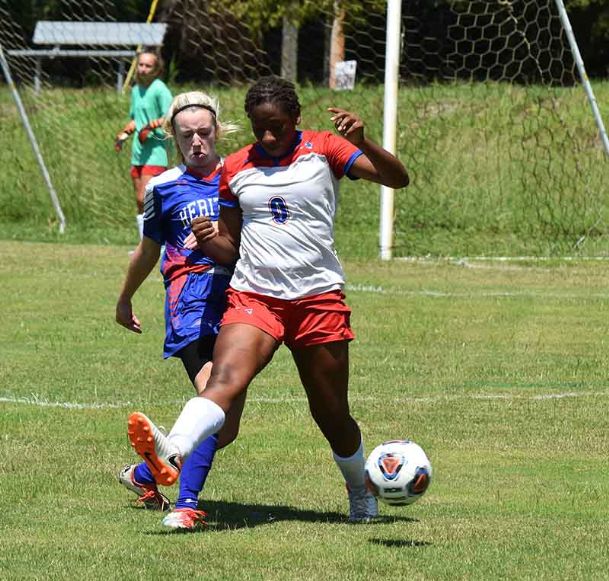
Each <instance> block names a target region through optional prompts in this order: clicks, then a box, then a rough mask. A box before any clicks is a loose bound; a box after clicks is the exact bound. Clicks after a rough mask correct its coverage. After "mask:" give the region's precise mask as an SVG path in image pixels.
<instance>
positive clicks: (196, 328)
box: [116, 91, 243, 529]
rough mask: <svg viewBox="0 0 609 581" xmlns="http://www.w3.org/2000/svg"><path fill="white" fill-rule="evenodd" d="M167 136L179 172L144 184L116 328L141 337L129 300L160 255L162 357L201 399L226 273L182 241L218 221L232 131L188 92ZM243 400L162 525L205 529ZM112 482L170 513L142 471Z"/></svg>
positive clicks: (127, 470)
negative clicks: (225, 149) (140, 228)
mask: <svg viewBox="0 0 609 581" xmlns="http://www.w3.org/2000/svg"><path fill="white" fill-rule="evenodd" d="M164 128H165V131H166V133H168V134H169V135H171V136H173V138H174V140H175V142H176V145H177V149H178V151H179V153H180V155H181V158H182V162H183V163H182V164H181V165H179V166H178V167H175V168H172V169H170V170H168V171H166V172H164V173H163V174H161V175H160V176H157V177H155V178H153V179H152V180H150V182H149V183H148V185H147V187H146V198H145V200H146V201H145V213H144V217H145V220H144V236H143V239H142V241H141V242H140V244H139V246H138V247H137V249H136V250H135V251H134V253H133V256H132V258H131V262H130V264H129V268H128V270H127V274H126V277H125V281H124V283H123V288H122V290H121V293H120V296H119V299H118V302H117V305H116V321H117V322H118V323H119V324H121V325H122V326H124V327H126V328H127V329H129V330H131V331H133V332H135V333H141V332H142V326H141V323H140V321H139V319H138V318H137V317H136V316H135V315H134V313H133V309H132V298H133V295H134V294H135V292H136V291H137V289H138V288H139V287H140V285H141V284H142V282H143V281H144V280H145V279H146V278H147V276H148V275H149V274H150V272H151V270H152V269H153V267H154V265H155V264H156V263H157V261H158V259H159V254H160V252H161V248H162V246H163V245H164V247H165V250H164V253H163V258H162V262H161V273H162V275H163V280H164V283H165V288H166V301H165V322H166V335H165V346H164V353H163V355H164V357H166V358H167V357H178V358H180V359H181V360H182V363H183V364H184V368H185V369H186V372H187V373H188V376H189V378H190V380H191V381H192V383H193V385H194V387H195V389H196V390H197V392H198V393H202V391H203V389H204V388H205V384H206V382H207V378H208V377H209V372H210V368H211V359H212V350H213V346H214V343H215V340H216V336H217V333H218V327H219V322H220V317H221V316H222V313H223V312H224V308H225V306H226V297H225V291H226V288H227V286H228V283H229V280H230V276H231V274H232V265H230V264H229V265H228V266H222V265H218V264H217V263H216V262H215V261H214V260H213V259H212V258H210V257H209V256H206V255H205V254H204V253H202V252H200V251H199V250H198V249H194V250H193V249H189V248H186V247H185V246H184V241H185V240H186V238H187V237H188V235H189V234H190V233H191V222H192V220H193V218H194V217H196V216H206V217H208V218H209V219H210V220H212V221H213V222H216V221H217V220H218V213H219V207H218V185H219V181H220V169H221V166H222V163H221V159H220V157H219V156H218V154H217V153H216V139H217V138H219V137H221V136H222V135H223V134H226V133H227V132H229V131H231V130H234V129H235V126H233V125H231V124H226V123H224V124H222V123H220V122H219V121H218V103H217V101H216V100H215V99H212V98H211V97H209V96H208V95H206V94H205V93H201V92H198V91H193V92H189V93H182V94H181V95H178V96H177V97H176V98H175V99H174V100H173V102H172V103H171V105H170V107H169V112H168V116H167V118H166V120H165V122H164ZM242 407H243V399H242V400H241V401H240V402H239V403H237V405H236V406H235V407H234V408H233V409H234V414H233V415H231V414H229V415H230V416H231V420H230V421H229V422H227V423H226V424H225V426H224V429H223V430H222V431H221V433H220V434H210V435H209V436H208V437H206V438H205V439H203V440H202V441H201V443H199V444H198V445H197V447H196V449H194V450H193V453H192V454H191V455H190V456H189V458H188V461H187V462H185V463H184V470H183V471H182V475H181V477H180V490H179V494H178V498H177V500H176V503H175V508H174V510H172V511H171V512H170V513H169V514H168V515H167V516H166V517H165V518H164V519H163V524H164V525H165V526H167V527H169V528H174V529H192V528H196V527H198V526H200V525H202V524H204V519H205V513H204V512H203V511H202V510H199V508H198V496H199V493H200V492H201V490H202V488H203V485H204V483H205V480H206V478H207V475H208V473H209V471H210V469H211V465H212V461H213V458H214V454H215V452H216V449H217V448H218V447H222V446H225V445H227V444H228V443H230V442H231V441H232V440H234V439H235V438H236V436H237V432H238V430H239V420H240V416H241V410H242ZM119 482H121V484H123V485H124V486H125V487H126V488H128V489H129V490H131V491H132V492H135V493H136V494H137V495H138V497H139V499H138V500H139V502H140V503H141V504H143V505H144V506H145V507H147V508H152V509H157V510H166V509H169V500H168V499H167V498H166V497H165V496H164V495H163V494H161V492H160V491H159V490H158V488H157V484H156V481H155V479H154V476H153V474H152V473H151V471H150V470H149V468H148V467H147V466H146V464H145V463H143V462H142V463H141V464H139V465H127V466H125V467H124V468H123V469H122V470H121V471H120V473H119Z"/></svg>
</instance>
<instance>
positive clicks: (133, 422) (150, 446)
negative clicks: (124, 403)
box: [127, 412, 182, 486]
mask: <svg viewBox="0 0 609 581" xmlns="http://www.w3.org/2000/svg"><path fill="white" fill-rule="evenodd" d="M128 424H129V427H128V430H127V433H128V434H129V440H130V441H131V445H132V446H133V447H134V448H135V451H136V452H137V453H138V454H139V455H140V456H141V457H142V458H143V459H144V462H146V464H147V465H148V468H150V471H151V472H152V476H153V477H154V479H155V481H156V482H157V483H158V484H162V485H163V486H171V485H172V484H173V483H174V482H175V481H176V480H177V479H178V477H179V476H180V470H181V468H182V457H181V456H180V453H179V451H178V449H177V448H175V447H174V446H172V444H171V442H170V441H169V440H168V439H167V436H165V434H163V432H161V431H160V430H159V429H158V428H157V427H156V426H155V425H154V424H153V423H152V422H151V421H150V419H149V418H148V417H146V416H145V415H144V414H142V413H140V412H134V413H132V414H131V415H130V416H129V422H128Z"/></svg>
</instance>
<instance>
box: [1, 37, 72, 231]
mask: <svg viewBox="0 0 609 581" xmlns="http://www.w3.org/2000/svg"><path fill="white" fill-rule="evenodd" d="M0 67H2V72H3V74H4V78H5V79H6V84H7V85H8V87H9V89H10V91H11V95H12V96H13V99H14V101H15V105H16V107H17V110H18V111H19V117H20V118H21V122H22V123H23V127H24V128H25V131H26V133H27V137H28V140H29V142H30V145H31V147H32V151H33V152H34V157H35V158H36V162H37V163H38V167H39V168H40V173H41V174H42V177H43V179H44V183H45V184H46V187H47V190H48V192H49V196H50V197H51V202H52V204H53V208H54V209H55V213H56V214H57V219H58V220H59V233H60V234H63V233H64V232H65V229H66V217H65V215H64V213H63V210H62V208H61V203H60V202H59V197H58V196H57V192H56V191H55V186H53V182H52V181H51V176H50V175H49V170H48V169H47V166H46V164H45V162H44V158H43V157H42V153H41V151H40V147H39V145H38V141H37V139H36V135H35V134H34V131H33V130H32V125H31V124H30V120H29V118H28V115H27V112H26V110H25V107H24V106H23V102H22V101H21V97H20V95H19V92H18V91H17V88H16V87H15V83H14V82H13V77H12V75H11V70H10V68H9V66H8V62H7V61H6V58H5V56H4V50H3V49H2V45H1V44H0Z"/></svg>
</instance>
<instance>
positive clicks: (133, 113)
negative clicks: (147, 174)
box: [129, 79, 172, 167]
mask: <svg viewBox="0 0 609 581" xmlns="http://www.w3.org/2000/svg"><path fill="white" fill-rule="evenodd" d="M171 99H172V97H171V92H170V91H169V89H168V88H167V85H166V84H165V83H164V82H163V81H161V80H160V79H155V80H154V81H152V83H150V85H148V86H147V87H144V86H143V85H139V84H137V83H136V84H135V85H133V87H132V89H131V109H130V111H129V116H130V117H131V119H133V120H134V121H135V130H136V132H135V133H134V134H133V140H132V144H131V165H161V166H164V167H167V166H168V165H169V161H168V158H167V146H168V144H169V141H168V140H167V139H166V138H165V135H164V133H163V131H162V129H160V128H157V129H155V130H154V131H152V132H151V133H150V134H149V136H148V139H146V141H145V142H144V143H140V141H139V139H138V138H137V136H138V133H139V131H140V129H141V128H142V127H144V126H145V125H147V124H148V123H150V121H153V120H154V119H158V118H159V117H164V116H165V114H166V113H167V110H168V109H169V105H171Z"/></svg>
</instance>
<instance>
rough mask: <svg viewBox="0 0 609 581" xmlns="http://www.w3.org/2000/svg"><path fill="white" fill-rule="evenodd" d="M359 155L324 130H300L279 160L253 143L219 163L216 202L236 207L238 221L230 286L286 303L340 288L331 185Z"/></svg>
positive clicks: (334, 190)
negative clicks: (236, 253)
mask: <svg viewBox="0 0 609 581" xmlns="http://www.w3.org/2000/svg"><path fill="white" fill-rule="evenodd" d="M361 153H362V152H361V151H360V150H359V149H357V147H355V146H354V145H352V144H351V143H350V142H348V141H347V140H346V139H343V138H342V137H338V136H336V135H334V134H332V133H330V132H329V131H323V132H315V131H302V132H298V134H297V139H296V141H295V143H294V146H293V147H292V149H291V150H290V151H289V152H288V153H287V154H286V155H285V156H283V157H281V158H273V157H270V156H269V155H268V154H266V153H265V151H264V150H263V149H262V147H261V146H260V145H258V144H253V145H249V146H247V147H245V148H243V149H241V150H240V151H238V152H236V153H234V154H232V155H229V156H228V157H227V158H226V160H225V162H224V167H223V170H222V176H221V178H220V205H225V206H229V207H238V208H240V209H241V212H242V218H243V222H242V229H241V244H240V247H239V260H238V261H237V265H236V267H235V273H234V275H233V278H232V280H231V286H232V287H233V288H235V289H236V290H240V291H250V292H255V293H258V294H262V295H266V296H272V297H276V298H280V299H287V300H291V299H297V298H300V297H304V296H309V295H314V294H321V293H324V292H327V291H330V290H334V289H340V288H342V287H343V285H344V282H345V280H344V273H343V269H342V267H341V264H340V262H339V260H338V257H337V256H336V252H335V250H334V215H335V213H336V206H337V202H338V180H339V179H340V178H341V177H342V176H343V175H345V174H346V175H348V172H349V169H350V168H351V165H352V164H353V162H354V161H355V159H356V158H357V157H358V156H359V155H361Z"/></svg>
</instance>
